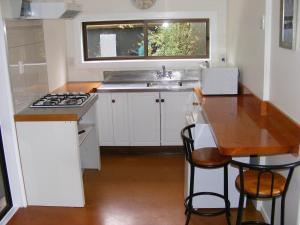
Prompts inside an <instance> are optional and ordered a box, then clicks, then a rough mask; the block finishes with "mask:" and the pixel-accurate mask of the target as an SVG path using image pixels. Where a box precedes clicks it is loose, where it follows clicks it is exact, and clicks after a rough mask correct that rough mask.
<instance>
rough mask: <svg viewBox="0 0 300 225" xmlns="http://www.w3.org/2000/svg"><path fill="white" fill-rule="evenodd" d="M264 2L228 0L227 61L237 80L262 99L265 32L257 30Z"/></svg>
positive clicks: (263, 12)
mask: <svg viewBox="0 0 300 225" xmlns="http://www.w3.org/2000/svg"><path fill="white" fill-rule="evenodd" d="M265 4H266V3H265V0H251V1H249V0H228V30H227V37H228V38H227V40H228V46H227V48H228V61H229V63H232V64H234V65H236V66H238V68H239V70H240V75H241V76H240V79H241V82H242V83H243V84H245V85H246V86H247V87H248V88H249V89H250V90H251V91H252V92H253V93H254V94H255V95H257V96H258V97H260V98H263V89H264V69H265V67H264V64H265V60H264V57H265V56H264V55H265V51H264V50H265V49H264V48H265V31H264V30H263V29H262V28H261V20H262V16H263V15H264V14H265Z"/></svg>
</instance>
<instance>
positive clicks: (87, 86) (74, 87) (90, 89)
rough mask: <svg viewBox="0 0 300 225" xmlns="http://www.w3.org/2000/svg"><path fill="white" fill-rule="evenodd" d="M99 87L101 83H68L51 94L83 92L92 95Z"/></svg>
mask: <svg viewBox="0 0 300 225" xmlns="http://www.w3.org/2000/svg"><path fill="white" fill-rule="evenodd" d="M100 85H101V82H68V83H66V84H65V85H63V86H62V87H59V88H57V89H55V90H54V91H53V93H61V92H83V93H94V92H96V91H97V88H98V87H99V86H100Z"/></svg>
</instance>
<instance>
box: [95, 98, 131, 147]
mask: <svg viewBox="0 0 300 225" xmlns="http://www.w3.org/2000/svg"><path fill="white" fill-rule="evenodd" d="M127 98H128V97H127V93H101V94H99V101H98V127H99V141H100V145H101V146H129V145H130V139H129V124H128V103H127Z"/></svg>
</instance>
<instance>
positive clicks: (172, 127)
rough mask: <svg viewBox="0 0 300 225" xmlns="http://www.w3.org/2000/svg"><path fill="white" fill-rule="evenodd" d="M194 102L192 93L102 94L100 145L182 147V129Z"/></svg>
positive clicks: (99, 120) (99, 115)
mask: <svg viewBox="0 0 300 225" xmlns="http://www.w3.org/2000/svg"><path fill="white" fill-rule="evenodd" d="M193 100H194V93H193V92H192V91H186V92H130V93H126V92H123V93H99V101H98V102H99V103H98V127H99V140H100V145H101V146H160V145H163V146H168V145H169V146H171V145H175V146H176V145H182V140H181V137H180V130H181V129H182V128H183V127H184V126H185V125H186V115H187V114H188V113H191V112H192V111H193Z"/></svg>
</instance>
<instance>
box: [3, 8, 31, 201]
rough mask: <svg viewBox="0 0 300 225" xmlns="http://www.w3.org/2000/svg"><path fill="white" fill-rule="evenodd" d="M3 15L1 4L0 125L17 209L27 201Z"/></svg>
mask: <svg viewBox="0 0 300 225" xmlns="http://www.w3.org/2000/svg"><path fill="white" fill-rule="evenodd" d="M3 10H4V9H3ZM1 14H2V10H1V4H0V68H1V70H0V105H1V108H0V125H1V129H2V135H3V144H4V152H5V157H6V163H7V170H8V176H9V182H10V188H11V192H12V198H13V204H14V206H15V207H20V206H24V205H25V204H26V199H25V194H24V193H25V192H24V186H23V180H22V173H21V166H20V158H19V152H18V145H17V138H16V130H15V124H14V119H13V115H14V111H13V100H12V94H11V88H10V82H9V73H8V62H7V55H6V51H7V45H6V41H5V40H6V38H5V26H4V21H3V18H2V15H1Z"/></svg>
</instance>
